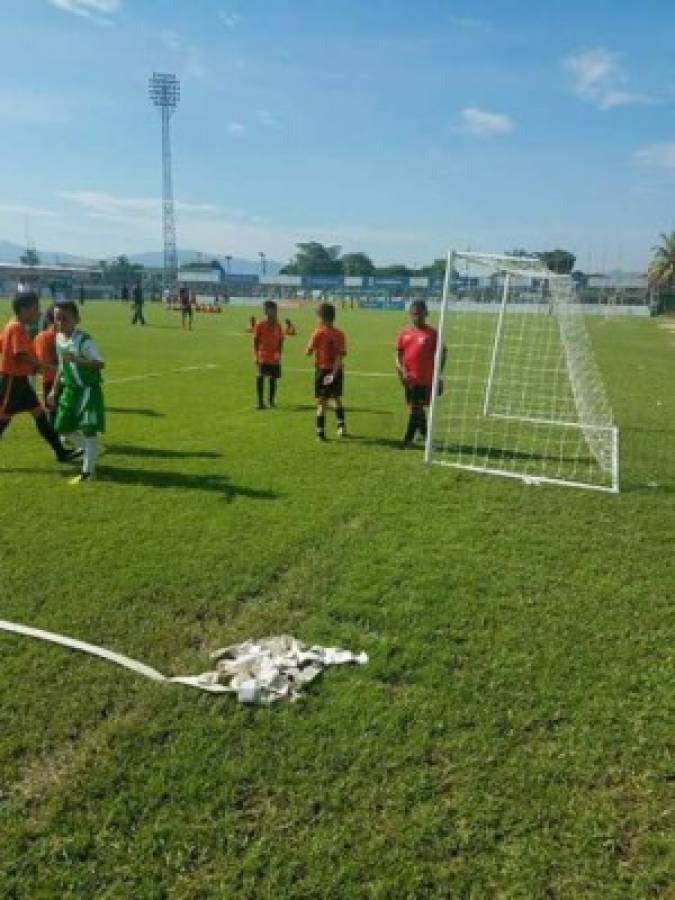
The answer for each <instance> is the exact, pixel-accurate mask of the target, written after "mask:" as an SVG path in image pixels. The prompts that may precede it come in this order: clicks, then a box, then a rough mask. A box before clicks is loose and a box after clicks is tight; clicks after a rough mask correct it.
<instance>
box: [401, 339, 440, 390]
mask: <svg viewBox="0 0 675 900" xmlns="http://www.w3.org/2000/svg"><path fill="white" fill-rule="evenodd" d="M437 341H438V336H437V334H436V329H435V328H432V327H431V325H425V326H424V328H413V327H412V325H409V326H408V327H407V328H404V329H403V331H402V332H401V333H400V334H399V336H398V339H397V341H396V349H397V351H398V353H399V354H400V357H401V360H402V364H403V372H404V374H405V378H406V381H407V382H408V383H409V384H411V385H415V384H416V385H421V386H423V387H431V385H432V384H433V383H434V360H435V357H436V343H437Z"/></svg>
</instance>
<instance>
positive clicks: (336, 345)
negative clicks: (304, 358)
mask: <svg viewBox="0 0 675 900" xmlns="http://www.w3.org/2000/svg"><path fill="white" fill-rule="evenodd" d="M310 351H311V352H312V353H314V365H315V366H316V367H317V369H334V368H335V363H336V362H337V361H338V359H340V358H341V357H343V356H346V355H347V343H346V341H345V335H344V331H340V329H339V328H333V326H332V325H320V326H319V327H318V328H315V329H314V331H313V332H312V336H311V337H310V339H309V344H307V352H308V353H309V352H310Z"/></svg>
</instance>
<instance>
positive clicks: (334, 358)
mask: <svg viewBox="0 0 675 900" xmlns="http://www.w3.org/2000/svg"><path fill="white" fill-rule="evenodd" d="M317 315H318V317H319V325H318V327H317V328H315V329H314V331H313V332H312V336H311V337H310V339H309V343H308V344H307V356H310V355H311V354H312V353H313V354H314V366H315V369H316V372H315V377H314V396H315V398H316V436H317V438H318V439H319V440H320V441H325V440H326V409H327V407H328V404H329V403H330V401H331V400H332V401H333V402H334V403H335V416H336V418H337V432H338V437H345V435H346V434H347V428H346V424H345V410H344V406H343V405H342V392H343V388H344V371H343V368H342V360H343V359H344V357H345V356H346V355H347V343H346V340H345V335H344V332H343V331H340V329H339V328H335V326H334V325H333V323H334V321H335V307H334V306H333V304H332V303H322V304H321V306H319V309H318V310H317Z"/></svg>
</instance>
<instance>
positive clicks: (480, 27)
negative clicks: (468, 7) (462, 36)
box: [448, 16, 492, 31]
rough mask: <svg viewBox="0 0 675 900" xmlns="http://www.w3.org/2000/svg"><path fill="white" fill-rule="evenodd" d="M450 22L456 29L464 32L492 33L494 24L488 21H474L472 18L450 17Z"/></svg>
mask: <svg viewBox="0 0 675 900" xmlns="http://www.w3.org/2000/svg"><path fill="white" fill-rule="evenodd" d="M448 21H449V22H450V24H451V25H454V26H455V27H456V28H461V29H462V30H464V31H492V23H491V22H488V21H487V19H474V18H472V17H471V16H450V17H449V18H448Z"/></svg>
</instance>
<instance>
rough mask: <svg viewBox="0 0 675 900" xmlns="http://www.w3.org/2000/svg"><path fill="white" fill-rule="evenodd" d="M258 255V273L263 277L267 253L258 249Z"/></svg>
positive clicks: (265, 269) (265, 270)
mask: <svg viewBox="0 0 675 900" xmlns="http://www.w3.org/2000/svg"><path fill="white" fill-rule="evenodd" d="M258 256H259V257H260V275H261V277H264V276H265V274H266V273H267V254H266V253H264V252H263V251H262V250H258Z"/></svg>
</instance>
